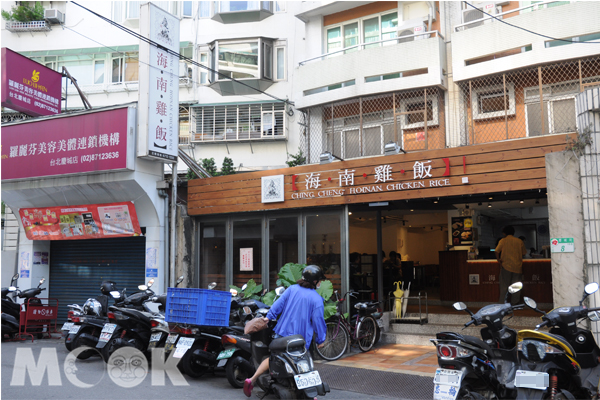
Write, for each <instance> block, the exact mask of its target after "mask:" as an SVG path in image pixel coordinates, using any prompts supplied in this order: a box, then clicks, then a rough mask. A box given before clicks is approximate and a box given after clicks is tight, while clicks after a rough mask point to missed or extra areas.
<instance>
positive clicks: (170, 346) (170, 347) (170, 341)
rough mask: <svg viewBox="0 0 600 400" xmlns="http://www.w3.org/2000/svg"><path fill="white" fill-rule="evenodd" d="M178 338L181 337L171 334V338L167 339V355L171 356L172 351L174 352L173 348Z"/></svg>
mask: <svg viewBox="0 0 600 400" xmlns="http://www.w3.org/2000/svg"><path fill="white" fill-rule="evenodd" d="M178 337H179V335H177V334H175V333H171V334H169V337H167V341H166V343H165V353H167V354H169V353H170V352H171V350H173V347H175V342H176V341H177V338H178Z"/></svg>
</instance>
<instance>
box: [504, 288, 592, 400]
mask: <svg viewBox="0 0 600 400" xmlns="http://www.w3.org/2000/svg"><path fill="white" fill-rule="evenodd" d="M597 290H598V284H597V283H595V282H594V283H590V284H588V285H586V287H585V292H584V294H583V297H582V299H581V300H580V301H579V306H572V307H559V308H555V309H554V310H552V311H550V312H548V313H544V312H543V311H541V310H539V309H538V308H537V304H536V302H535V301H534V300H533V299H530V298H528V297H525V299H524V300H525V304H526V305H527V306H528V307H529V308H531V309H533V310H535V311H537V312H539V313H541V314H543V315H542V317H541V318H542V323H541V324H539V325H538V326H536V329H535V330H522V331H519V336H518V340H519V344H518V347H519V356H520V357H521V358H522V362H521V368H520V370H519V371H518V372H517V379H516V382H515V384H516V386H517V387H518V390H519V392H518V396H517V398H519V399H525V398H526V399H542V398H549V399H558V398H561V399H564V398H567V399H570V398H577V399H593V398H595V399H597V398H598V381H599V379H600V348H599V347H598V344H597V343H596V340H595V339H594V335H593V334H592V332H591V331H589V330H588V329H582V328H581V327H579V326H577V322H578V320H580V319H583V318H590V320H592V321H597V320H599V319H600V318H598V315H597V310H600V308H592V309H588V308H586V307H585V306H584V305H583V301H584V300H585V299H586V297H587V296H589V295H590V294H592V293H595V292H596V291H597ZM546 326H547V327H550V331H549V332H541V331H539V329H540V328H542V327H546Z"/></svg>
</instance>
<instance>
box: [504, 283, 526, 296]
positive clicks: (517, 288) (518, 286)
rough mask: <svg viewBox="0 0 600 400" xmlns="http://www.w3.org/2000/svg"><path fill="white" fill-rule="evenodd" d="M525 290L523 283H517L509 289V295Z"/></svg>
mask: <svg viewBox="0 0 600 400" xmlns="http://www.w3.org/2000/svg"><path fill="white" fill-rule="evenodd" d="M521 289H523V282H515V283H513V284H512V285H510V286H509V287H508V293H510V294H515V293H517V292H518V291H520V290H521Z"/></svg>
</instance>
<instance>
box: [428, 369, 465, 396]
mask: <svg viewBox="0 0 600 400" xmlns="http://www.w3.org/2000/svg"><path fill="white" fill-rule="evenodd" d="M462 376H463V372H462V371H455V370H452V369H443V368H438V369H437V370H436V371H435V376H434V377H433V384H434V388H433V398H434V400H455V399H456V396H458V392H459V390H460V384H461V382H462Z"/></svg>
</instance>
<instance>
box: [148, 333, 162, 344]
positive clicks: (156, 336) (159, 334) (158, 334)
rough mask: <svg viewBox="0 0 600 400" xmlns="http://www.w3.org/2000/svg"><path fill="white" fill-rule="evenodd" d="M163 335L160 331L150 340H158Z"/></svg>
mask: <svg viewBox="0 0 600 400" xmlns="http://www.w3.org/2000/svg"><path fill="white" fill-rule="evenodd" d="M161 336H162V333H160V332H157V333H153V334H152V335H151V336H150V342H158V341H159V340H160V338H161Z"/></svg>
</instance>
